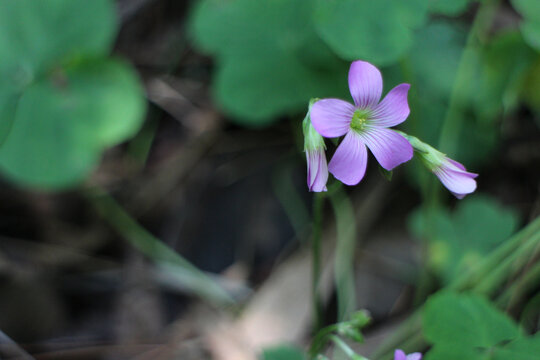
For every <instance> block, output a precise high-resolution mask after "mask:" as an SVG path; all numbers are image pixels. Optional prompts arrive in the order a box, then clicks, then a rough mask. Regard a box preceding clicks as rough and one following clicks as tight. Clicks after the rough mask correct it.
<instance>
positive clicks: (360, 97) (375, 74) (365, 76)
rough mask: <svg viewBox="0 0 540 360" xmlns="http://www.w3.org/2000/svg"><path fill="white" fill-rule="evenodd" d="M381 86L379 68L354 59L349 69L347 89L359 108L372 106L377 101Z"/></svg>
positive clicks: (379, 96)
mask: <svg viewBox="0 0 540 360" xmlns="http://www.w3.org/2000/svg"><path fill="white" fill-rule="evenodd" d="M382 88H383V82H382V76H381V72H380V71H379V69H377V68H376V67H375V66H373V65H371V64H370V63H368V62H365V61H360V60H358V61H355V62H353V63H352V64H351V68H350V69H349V90H350V91H351V96H352V98H353V99H354V104H355V105H356V106H357V107H359V108H362V109H363V108H372V107H374V106H375V105H377V103H378V102H379V99H380V98H381V94H382Z"/></svg>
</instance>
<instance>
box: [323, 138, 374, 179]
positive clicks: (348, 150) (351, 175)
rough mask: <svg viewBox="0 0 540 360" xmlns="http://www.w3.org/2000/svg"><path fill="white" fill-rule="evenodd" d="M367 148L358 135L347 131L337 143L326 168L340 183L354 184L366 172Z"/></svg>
mask: <svg viewBox="0 0 540 360" xmlns="http://www.w3.org/2000/svg"><path fill="white" fill-rule="evenodd" d="M366 165H367V150H366V146H365V145H364V143H363V142H362V139H361V138H360V136H359V135H358V134H357V133H356V132H354V131H352V130H351V131H349V132H348V133H347V135H345V137H344V138H343V141H342V142H341V144H339V146H338V148H337V150H336V152H335V153H334V156H333V157H332V160H330V164H328V169H329V170H330V172H331V173H332V174H333V175H334V176H335V177H336V179H338V180H340V181H341V182H342V183H344V184H346V185H356V184H358V183H359V182H360V180H362V178H363V177H364V174H365V173H366Z"/></svg>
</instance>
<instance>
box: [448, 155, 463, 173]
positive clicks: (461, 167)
mask: <svg viewBox="0 0 540 360" xmlns="http://www.w3.org/2000/svg"><path fill="white" fill-rule="evenodd" d="M446 160H448V161H449V162H450V164H452V165H454V166H455V167H457V168H458V169H460V170H463V171H467V169H465V166H463V164H462V163H459V162H457V161H456V160H452V159H450V158H446Z"/></svg>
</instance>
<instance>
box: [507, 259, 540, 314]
mask: <svg viewBox="0 0 540 360" xmlns="http://www.w3.org/2000/svg"><path fill="white" fill-rule="evenodd" d="M539 280H540V263H536V265H534V266H533V267H532V269H530V270H528V271H527V272H526V273H525V274H524V275H523V276H522V277H521V278H520V279H519V280H518V281H516V282H515V283H513V284H512V285H510V287H508V289H506V290H505V291H504V293H502V295H501V296H500V297H499V298H498V299H497V304H498V305H499V306H501V307H502V306H506V307H507V308H512V307H513V306H514V305H515V304H516V303H517V302H519V300H520V299H521V298H522V296H523V295H526V294H527V292H528V291H530V290H531V289H533V288H534V287H535V286H537V285H538V281H539Z"/></svg>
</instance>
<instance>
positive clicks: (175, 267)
mask: <svg viewBox="0 0 540 360" xmlns="http://www.w3.org/2000/svg"><path fill="white" fill-rule="evenodd" d="M85 195H86V197H87V199H88V201H89V202H90V203H91V204H92V205H93V206H94V208H95V209H96V211H97V212H98V213H99V214H100V215H101V216H102V218H103V219H104V220H106V221H107V222H108V223H109V224H110V225H111V226H112V227H113V228H114V229H115V230H116V231H117V232H118V233H119V234H120V235H121V236H122V237H124V238H125V239H126V240H127V241H128V242H129V243H130V244H131V245H132V246H133V247H135V248H136V249H137V250H139V251H140V252H141V253H143V254H144V255H146V256H148V257H149V258H150V259H152V260H153V261H154V262H155V263H156V265H157V266H158V267H159V268H161V269H162V270H164V271H166V272H167V273H169V274H171V275H173V276H175V278H176V279H178V280H179V281H181V282H182V283H183V285H184V286H186V287H187V288H189V289H190V290H191V291H193V293H195V294H197V295H199V296H201V297H202V298H203V299H205V300H208V301H210V302H212V303H214V304H216V305H227V306H228V305H234V304H235V301H234V299H232V298H231V296H230V295H229V294H228V293H227V292H226V291H225V290H224V289H223V288H222V287H221V286H220V285H219V284H218V283H217V282H215V281H214V280H213V279H212V278H210V277H209V276H208V275H206V274H205V273H204V272H202V271H201V270H199V269H198V268H197V267H195V266H194V265H193V264H191V263H190V262H189V261H188V260H186V259H185V258H183V257H182V256H180V254H178V253H176V252H175V251H174V250H173V249H171V248H170V247H169V246H167V245H166V244H165V243H163V242H162V241H161V240H159V239H158V238H156V237H155V236H154V235H152V234H151V233H150V232H148V231H147V230H146V229H144V228H143V227H142V226H141V225H139V223H137V221H135V220H134V219H133V218H132V217H131V216H130V215H129V214H128V213H127V212H126V211H125V210H124V209H123V208H122V207H121V206H120V205H119V204H118V203H117V202H116V201H115V200H114V199H113V198H112V197H111V196H110V195H109V194H107V192H105V191H104V190H103V189H100V188H94V189H89V190H87V191H86V193H85Z"/></svg>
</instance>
